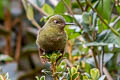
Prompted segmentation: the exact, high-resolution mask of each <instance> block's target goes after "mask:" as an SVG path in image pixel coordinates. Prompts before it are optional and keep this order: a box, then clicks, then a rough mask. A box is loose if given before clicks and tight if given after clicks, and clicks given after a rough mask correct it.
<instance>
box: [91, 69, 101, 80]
mask: <svg viewBox="0 0 120 80" xmlns="http://www.w3.org/2000/svg"><path fill="white" fill-rule="evenodd" d="M90 75H91V77H92V79H93V80H98V79H99V77H100V73H99V70H98V69H96V68H93V69H91V70H90Z"/></svg>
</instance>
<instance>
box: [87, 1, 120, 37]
mask: <svg viewBox="0 0 120 80" xmlns="http://www.w3.org/2000/svg"><path fill="white" fill-rule="evenodd" d="M86 3H87V4H88V5H89V6H90V7H91V8H92V10H93V11H94V12H96V13H97V15H98V17H99V18H100V20H101V21H102V22H103V23H104V24H105V25H106V26H107V27H108V28H109V29H110V30H111V31H112V32H113V33H114V34H115V35H117V36H120V34H119V33H118V32H117V31H116V30H115V29H114V28H112V27H111V26H109V25H108V24H107V23H106V22H105V21H104V19H103V17H102V16H101V15H100V14H99V13H98V11H97V10H96V9H95V8H93V7H92V4H91V3H90V2H89V1H88V0H86Z"/></svg>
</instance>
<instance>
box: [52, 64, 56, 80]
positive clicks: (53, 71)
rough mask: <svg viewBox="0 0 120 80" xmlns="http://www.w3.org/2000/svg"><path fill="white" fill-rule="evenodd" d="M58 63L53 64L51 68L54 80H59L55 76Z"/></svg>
mask: <svg viewBox="0 0 120 80" xmlns="http://www.w3.org/2000/svg"><path fill="white" fill-rule="evenodd" d="M55 65H56V62H53V63H52V64H51V67H52V74H53V75H52V76H53V78H54V80H57V77H56V75H55V73H56V66H55Z"/></svg>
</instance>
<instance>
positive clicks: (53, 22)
mask: <svg viewBox="0 0 120 80" xmlns="http://www.w3.org/2000/svg"><path fill="white" fill-rule="evenodd" d="M47 24H48V25H50V26H51V27H58V28H60V29H64V27H65V25H74V24H73V23H66V22H65V19H64V18H63V17H62V16H60V15H54V16H52V17H50V18H49V20H48V22H47Z"/></svg>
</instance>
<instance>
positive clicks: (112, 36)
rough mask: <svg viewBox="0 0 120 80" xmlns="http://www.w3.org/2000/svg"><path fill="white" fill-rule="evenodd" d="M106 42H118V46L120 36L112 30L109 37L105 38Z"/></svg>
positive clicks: (119, 44) (119, 45)
mask: <svg viewBox="0 0 120 80" xmlns="http://www.w3.org/2000/svg"><path fill="white" fill-rule="evenodd" d="M104 42H106V43H113V44H116V45H117V46H118V47H120V37H118V36H116V35H115V34H113V33H112V32H110V33H109V34H108V36H107V39H106V40H104Z"/></svg>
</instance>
